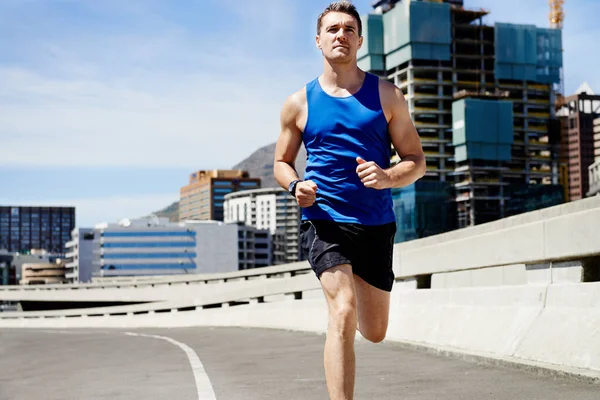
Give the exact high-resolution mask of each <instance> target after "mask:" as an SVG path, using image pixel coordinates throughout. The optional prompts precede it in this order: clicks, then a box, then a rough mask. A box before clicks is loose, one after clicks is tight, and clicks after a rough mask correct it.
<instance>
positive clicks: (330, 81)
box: [322, 60, 364, 90]
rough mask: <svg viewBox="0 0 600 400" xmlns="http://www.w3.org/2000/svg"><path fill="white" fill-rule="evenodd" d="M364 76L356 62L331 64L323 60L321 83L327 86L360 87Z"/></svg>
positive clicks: (341, 87) (350, 88)
mask: <svg viewBox="0 0 600 400" xmlns="http://www.w3.org/2000/svg"><path fill="white" fill-rule="evenodd" d="M363 78H364V72H363V71H361V70H360V69H359V68H358V66H357V65H356V63H348V64H332V63H329V62H328V61H327V60H325V66H324V70H323V77H322V83H323V84H325V85H326V86H328V87H336V88H340V89H347V90H352V89H356V88H357V87H360V86H361V85H362V81H363Z"/></svg>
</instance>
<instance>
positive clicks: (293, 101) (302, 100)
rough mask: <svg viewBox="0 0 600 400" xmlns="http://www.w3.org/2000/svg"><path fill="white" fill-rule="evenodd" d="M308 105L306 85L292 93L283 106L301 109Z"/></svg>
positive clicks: (293, 109) (288, 108)
mask: <svg viewBox="0 0 600 400" xmlns="http://www.w3.org/2000/svg"><path fill="white" fill-rule="evenodd" d="M305 106H306V86H305V87H303V88H301V89H299V90H297V91H296V92H294V93H292V94H291V95H289V96H288V97H287V99H285V102H284V104H283V108H284V109H287V110H289V111H296V112H298V111H300V110H302V109H304V107H305Z"/></svg>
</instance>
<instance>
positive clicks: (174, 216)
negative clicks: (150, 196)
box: [153, 201, 179, 222]
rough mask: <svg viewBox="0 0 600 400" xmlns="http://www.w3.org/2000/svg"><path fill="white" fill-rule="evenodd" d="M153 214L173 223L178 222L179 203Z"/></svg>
mask: <svg viewBox="0 0 600 400" xmlns="http://www.w3.org/2000/svg"><path fill="white" fill-rule="evenodd" d="M153 214H156V215H157V216H159V217H167V218H169V221H171V222H177V221H179V202H178V201H176V202H174V203H173V204H171V205H170V206H167V207H165V208H163V209H162V210H159V211H156V212H154V213H153Z"/></svg>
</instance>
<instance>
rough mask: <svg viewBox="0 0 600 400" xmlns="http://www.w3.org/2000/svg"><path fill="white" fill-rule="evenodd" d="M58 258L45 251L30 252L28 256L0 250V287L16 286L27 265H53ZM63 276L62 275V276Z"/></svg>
mask: <svg viewBox="0 0 600 400" xmlns="http://www.w3.org/2000/svg"><path fill="white" fill-rule="evenodd" d="M57 259H58V257H57V256H56V255H53V254H51V253H49V252H47V251H46V250H32V251H31V252H29V254H23V253H20V252H14V253H10V252H8V251H5V250H0V285H18V284H20V283H21V281H22V278H23V267H24V266H25V265H27V264H44V263H55V264H56V261H57ZM63 275H64V274H63Z"/></svg>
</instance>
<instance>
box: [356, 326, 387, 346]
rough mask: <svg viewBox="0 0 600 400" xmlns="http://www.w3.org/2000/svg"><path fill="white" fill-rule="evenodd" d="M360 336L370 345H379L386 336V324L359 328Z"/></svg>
mask: <svg viewBox="0 0 600 400" xmlns="http://www.w3.org/2000/svg"><path fill="white" fill-rule="evenodd" d="M358 328H359V329H358V330H359V332H360V334H361V335H362V336H363V337H364V338H365V339H367V340H368V341H369V342H372V343H381V342H383V340H384V339H385V336H386V334H387V324H377V325H375V326H368V327H367V326H359V327H358Z"/></svg>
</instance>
